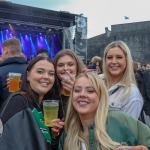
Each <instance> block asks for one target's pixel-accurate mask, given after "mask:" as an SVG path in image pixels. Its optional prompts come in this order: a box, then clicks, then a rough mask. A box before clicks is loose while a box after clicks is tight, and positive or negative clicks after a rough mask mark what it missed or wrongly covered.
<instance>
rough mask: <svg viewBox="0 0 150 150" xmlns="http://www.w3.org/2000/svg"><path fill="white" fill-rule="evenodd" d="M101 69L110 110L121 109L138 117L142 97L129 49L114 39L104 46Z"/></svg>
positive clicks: (141, 105)
mask: <svg viewBox="0 0 150 150" xmlns="http://www.w3.org/2000/svg"><path fill="white" fill-rule="evenodd" d="M103 71H104V77H105V83H106V86H107V89H108V93H109V105H110V110H121V111H123V112H126V113H128V114H130V115H131V116H132V117H134V118H136V119H138V118H139V116H140V113H141V110H142V107H143V98H142V96H141V94H140V92H139V90H138V88H137V85H136V81H135V77H134V72H133V65H132V57H131V53H130V50H129V48H128V46H127V45H126V44H125V43H124V42H122V41H114V42H112V43H110V44H109V45H108V46H107V47H106V49H105V51H104V57H103Z"/></svg>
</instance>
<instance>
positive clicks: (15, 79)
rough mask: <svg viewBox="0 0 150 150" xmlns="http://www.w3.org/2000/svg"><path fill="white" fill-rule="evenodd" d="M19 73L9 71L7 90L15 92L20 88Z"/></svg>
mask: <svg viewBox="0 0 150 150" xmlns="http://www.w3.org/2000/svg"><path fill="white" fill-rule="evenodd" d="M20 78H21V73H14V72H10V73H9V92H17V91H19V89H20Z"/></svg>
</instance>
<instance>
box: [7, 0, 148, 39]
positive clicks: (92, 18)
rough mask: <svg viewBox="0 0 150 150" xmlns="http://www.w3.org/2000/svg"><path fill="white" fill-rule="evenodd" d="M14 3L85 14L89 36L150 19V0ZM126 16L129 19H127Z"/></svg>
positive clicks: (19, 0)
mask: <svg viewBox="0 0 150 150" xmlns="http://www.w3.org/2000/svg"><path fill="white" fill-rule="evenodd" d="M9 1H11V2H13V3H17V4H22V5H28V6H34V7H39V8H45V9H49V10H56V11H60V10H61V11H68V12H70V13H74V14H78V15H79V14H81V13H82V14H83V15H84V17H87V19H88V28H87V29H88V30H87V32H88V38H90V37H93V36H96V35H99V34H102V33H104V32H105V27H108V28H109V30H111V25H114V24H123V23H131V22H141V21H150V0H9ZM124 16H128V17H129V19H127V20H125V19H124Z"/></svg>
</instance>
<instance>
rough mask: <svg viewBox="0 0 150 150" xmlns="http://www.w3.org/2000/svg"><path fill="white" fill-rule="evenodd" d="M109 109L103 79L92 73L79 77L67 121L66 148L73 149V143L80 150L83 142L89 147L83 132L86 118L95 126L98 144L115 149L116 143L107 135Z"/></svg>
mask: <svg viewBox="0 0 150 150" xmlns="http://www.w3.org/2000/svg"><path fill="white" fill-rule="evenodd" d="M108 108H109V103H108V94H107V89H106V87H105V85H104V82H103V81H102V79H100V78H99V77H98V76H97V75H94V74H92V73H84V74H80V75H78V76H77V78H76V80H75V82H74V86H73V89H72V92H71V95H70V100H69V104H68V109H67V115H66V119H65V131H66V133H67V137H66V140H65V145H64V146H65V148H66V149H69V148H71V146H72V144H73V143H72V141H74V143H76V144H74V146H75V147H76V149H80V148H79V145H78V144H77V143H78V142H81V141H84V142H85V143H86V146H87V147H88V142H87V141H88V140H87V141H86V137H84V135H83V133H82V132H83V131H82V130H81V128H82V127H83V126H82V121H83V120H84V119H85V118H86V120H90V123H91V124H94V127H95V129H94V130H95V131H96V132H94V136H95V138H96V139H97V143H96V144H97V145H99V144H100V143H101V144H102V147H103V148H104V147H105V148H106V147H107V148H108V149H113V148H115V147H116V143H114V142H113V141H111V140H110V138H108V135H107V133H106V122H107V117H108ZM72 135H74V136H72ZM106 139H107V140H106Z"/></svg>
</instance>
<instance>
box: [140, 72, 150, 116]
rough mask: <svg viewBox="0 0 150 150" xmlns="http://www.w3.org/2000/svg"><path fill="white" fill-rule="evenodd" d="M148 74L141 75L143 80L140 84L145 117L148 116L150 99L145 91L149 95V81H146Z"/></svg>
mask: <svg viewBox="0 0 150 150" xmlns="http://www.w3.org/2000/svg"><path fill="white" fill-rule="evenodd" d="M148 73H149V72H145V73H144V74H143V79H142V84H141V93H142V96H143V98H144V106H143V109H144V111H145V113H146V115H150V99H149V97H148V95H147V91H148V92H149V93H150V83H149V82H148V81H150V79H149V80H147V78H148V77H149V76H148ZM149 78H150V77H149Z"/></svg>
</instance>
